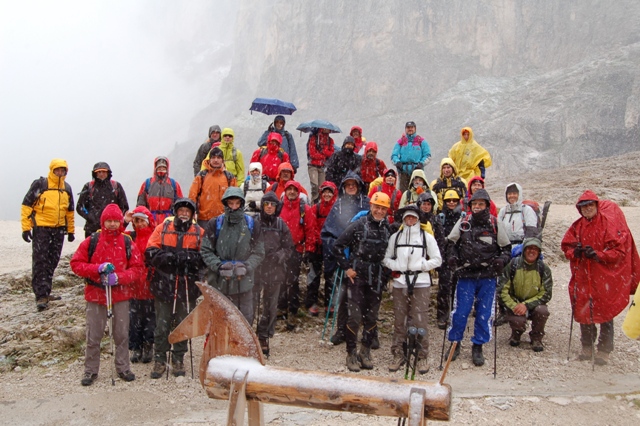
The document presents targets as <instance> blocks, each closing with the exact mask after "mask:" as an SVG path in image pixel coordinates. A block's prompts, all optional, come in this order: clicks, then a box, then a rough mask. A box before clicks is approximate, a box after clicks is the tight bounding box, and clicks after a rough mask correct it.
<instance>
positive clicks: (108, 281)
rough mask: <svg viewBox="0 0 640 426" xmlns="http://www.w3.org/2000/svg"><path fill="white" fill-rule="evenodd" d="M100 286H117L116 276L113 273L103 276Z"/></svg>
mask: <svg viewBox="0 0 640 426" xmlns="http://www.w3.org/2000/svg"><path fill="white" fill-rule="evenodd" d="M103 277H104V278H103V279H102V284H103V285H105V286H109V287H113V286H114V285H118V275H117V274H116V273H115V272H111V273H109V274H106V275H104V276H103Z"/></svg>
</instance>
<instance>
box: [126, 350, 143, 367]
mask: <svg viewBox="0 0 640 426" xmlns="http://www.w3.org/2000/svg"><path fill="white" fill-rule="evenodd" d="M141 360H142V349H134V350H132V351H131V358H129V361H131V362H132V363H134V364H137V363H139V362H140V361H141Z"/></svg>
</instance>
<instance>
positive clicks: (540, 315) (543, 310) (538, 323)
mask: <svg viewBox="0 0 640 426" xmlns="http://www.w3.org/2000/svg"><path fill="white" fill-rule="evenodd" d="M548 318H549V308H547V305H538V306H536V307H535V308H534V309H533V311H527V314H526V315H516V314H514V313H513V311H511V310H508V313H507V321H508V322H509V326H510V327H511V330H513V331H519V332H520V333H524V332H525V331H526V330H527V320H531V331H530V332H529V337H530V338H531V341H534V340H538V341H541V340H542V338H543V337H544V326H545V325H546V324H547V319H548Z"/></svg>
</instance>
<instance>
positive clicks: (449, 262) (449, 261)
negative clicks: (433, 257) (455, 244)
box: [447, 256, 458, 269]
mask: <svg viewBox="0 0 640 426" xmlns="http://www.w3.org/2000/svg"><path fill="white" fill-rule="evenodd" d="M447 265H449V268H451V269H455V268H457V267H458V258H457V257H453V256H452V257H450V258H448V259H447Z"/></svg>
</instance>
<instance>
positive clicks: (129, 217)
mask: <svg viewBox="0 0 640 426" xmlns="http://www.w3.org/2000/svg"><path fill="white" fill-rule="evenodd" d="M132 220H133V210H127V212H126V213H125V214H124V221H125V222H126V223H130V222H131V221H132Z"/></svg>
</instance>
